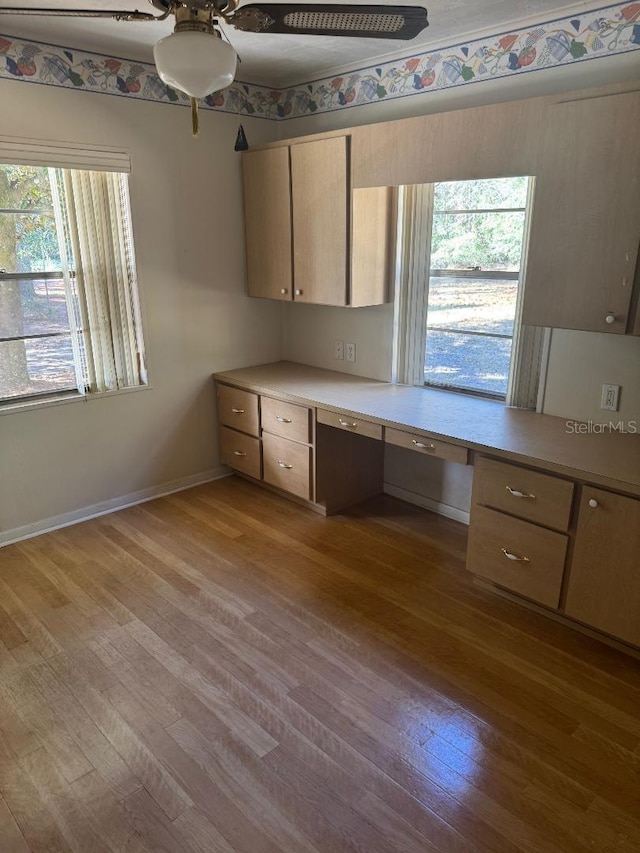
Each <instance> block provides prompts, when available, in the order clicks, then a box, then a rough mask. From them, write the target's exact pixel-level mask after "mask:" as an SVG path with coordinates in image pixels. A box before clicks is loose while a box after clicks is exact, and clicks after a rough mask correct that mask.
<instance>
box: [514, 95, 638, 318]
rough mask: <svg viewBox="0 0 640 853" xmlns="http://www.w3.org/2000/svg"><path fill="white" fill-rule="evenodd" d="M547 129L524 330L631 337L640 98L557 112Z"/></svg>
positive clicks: (579, 104) (552, 109) (562, 107)
mask: <svg viewBox="0 0 640 853" xmlns="http://www.w3.org/2000/svg"><path fill="white" fill-rule="evenodd" d="M541 118H542V117H541ZM544 122H545V127H544V131H543V132H542V133H541V140H540V145H541V150H540V157H539V164H538V169H537V177H536V184H535V192H534V202H533V213H532V218H531V234H530V239H529V259H528V264H527V277H526V287H525V293H524V307H523V322H524V323H526V324H530V325H534V326H553V327H557V328H564V329H583V330H585V331H594V332H613V333H617V334H624V333H625V332H626V331H627V323H628V320H629V309H630V302H631V293H632V289H633V278H634V271H635V265H636V257H637V253H638V235H639V234H640V155H639V153H638V134H637V129H638V128H639V127H640V92H629V93H625V94H616V95H609V96H606V97H598V98H587V99H585V100H579V101H572V102H568V103H558V104H553V105H550V106H548V107H547V109H546V112H545V117H544Z"/></svg>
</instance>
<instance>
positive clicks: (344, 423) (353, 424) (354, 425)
mask: <svg viewBox="0 0 640 853" xmlns="http://www.w3.org/2000/svg"><path fill="white" fill-rule="evenodd" d="M338 423H339V424H340V426H343V427H347V428H348V429H358V424H357V423H356V422H355V421H352V422H351V423H349V421H343V420H342V418H338Z"/></svg>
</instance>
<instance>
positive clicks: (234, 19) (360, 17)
mask: <svg viewBox="0 0 640 853" xmlns="http://www.w3.org/2000/svg"><path fill="white" fill-rule="evenodd" d="M149 2H150V3H151V4H152V5H153V6H154V7H155V8H156V9H157V10H158V13H159V14H154V13H152V12H139V11H137V10H136V11H129V10H117V11H116V10H110V9H104V10H102V9H60V8H58V9H51V8H35V7H32V6H22V7H19V6H18V7H7V6H0V15H2V14H8V15H48V16H54V17H82V18H113V19H115V20H118V21H165V20H167V18H169V17H170V16H171V15H173V16H174V18H175V27H174V31H173V33H172V34H171V35H169V36H167V37H166V38H163V39H160V41H159V42H157V43H156V45H155V46H154V49H153V58H154V60H155V64H156V68H157V71H158V74H159V75H160V77H161V79H162V80H163V81H164V82H165V83H166V84H167V85H169V86H171V87H172V88H174V89H178V90H180V91H181V92H184V93H185V94H186V95H188V96H189V97H190V98H191V106H192V112H193V117H194V133H196V132H197V99H198V98H204V97H205V96H206V95H209V94H211V93H212V92H217V91H220V89H224V88H225V87H227V86H229V85H230V84H231V83H232V82H233V78H234V76H235V73H236V63H237V58H238V57H237V54H236V52H235V50H234V49H233V47H232V46H231V44H230V43H229V42H228V40H225V39H224V37H223V34H222V31H221V30H220V27H219V24H220V23H221V22H223V23H225V24H230V25H231V26H232V27H235V28H236V29H237V30H242V31H243V32H249V33H266V34H269V33H277V34H278V35H281V34H282V35H284V34H291V35H295V34H298V35H312V36H349V37H350V38H378V39H381V38H382V39H404V40H408V39H412V38H414V37H415V36H417V35H418V33H419V32H421V31H422V30H423V29H424V28H425V27H427V26H428V25H429V22H428V20H427V10H426V9H424V8H421V7H419V6H383V5H380V6H375V5H363V6H353V5H351V6H350V5H342V4H328V3H313V4H307V3H300V2H292V3H250V4H249V5H247V6H242V7H240V8H238V5H239V0H149Z"/></svg>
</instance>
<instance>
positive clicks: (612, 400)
mask: <svg viewBox="0 0 640 853" xmlns="http://www.w3.org/2000/svg"><path fill="white" fill-rule="evenodd" d="M619 397H620V386H619V385H603V386H602V400H601V402H600V408H601V409H603V410H604V411H605V412H617V411H618V400H619Z"/></svg>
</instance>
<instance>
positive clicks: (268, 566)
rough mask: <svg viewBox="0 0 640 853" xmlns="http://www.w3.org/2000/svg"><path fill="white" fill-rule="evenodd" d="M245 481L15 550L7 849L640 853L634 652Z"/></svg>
mask: <svg viewBox="0 0 640 853" xmlns="http://www.w3.org/2000/svg"><path fill="white" fill-rule="evenodd" d="M465 545H466V529H465V528H464V527H463V526H461V525H458V524H456V523H455V522H451V521H447V520H445V519H442V518H439V517H437V516H434V515H432V514H430V513H427V512H424V511H422V510H418V509H416V508H414V507H410V506H408V505H407V504H404V503H401V502H400V501H396V500H394V499H391V498H380V499H376V500H375V501H371V502H369V503H367V504H366V505H364V506H362V507H359V508H357V509H355V510H352V511H351V512H349V513H346V514H343V515H340V516H337V517H334V518H328V519H326V518H322V517H320V516H318V515H316V514H314V513H312V512H309V511H308V510H306V509H304V508H302V507H299V506H296V505H294V504H292V503H290V502H288V501H285V500H282V499H280V498H278V497H275V496H274V495H272V494H269V493H267V492H264V491H262V490H260V489H258V488H256V487H254V486H252V485H250V484H249V483H246V482H244V481H242V480H239V479H237V478H229V479H226V480H221V481H218V482H215V483H212V484H209V485H206V486H202V487H198V488H195V489H191V490H189V491H187V492H182V493H180V494H176V495H173V496H170V497H167V498H162V499H160V500H157V501H153V502H151V503H147V504H144V505H142V506H138V507H134V508H131V509H128V510H124V511H122V512H118V513H115V514H112V515H108V516H104V517H102V518H99V519H96V520H93V521H89V522H86V523H84V524H79V525H76V526H74V527H69V528H66V529H64V530H60V531H57V532H55V533H50V534H47V535H44V536H40V537H38V538H35V539H30V540H28V541H25V542H22V543H20V544H17V545H12V546H9V547H7V548H5V549H2V550H1V551H0V838H1V842H0V849H1V850H2V853H26V851H33V853H69V851H73V852H74V853H103V852H104V853H107V851H112V852H114V851H118V853H120V851H121V853H154V852H155V851H164V853H342V851H358V853H390V851H402V853H413V851H420V852H421V853H422V852H423V851H425V853H426V851H440V853H472V851H496V853H519V851H528V853H586V851H591V853H592V851H598V853H614V851H615V853H637V851H638V850H640V664H639V663H638V661H637V660H634V659H633V658H630V657H627V656H625V655H624V654H622V653H620V652H617V651H615V650H614V649H611V648H608V647H606V646H604V645H602V644H600V643H598V642H597V641H595V640H592V639H589V638H587V637H584V636H582V635H580V634H578V633H575V632H573V631H571V630H569V629H568V628H566V627H565V626H563V625H560V624H556V623H554V622H552V621H549V620H547V619H545V618H544V617H542V616H540V615H538V614H536V613H532V612H528V611H526V610H524V609H521V608H519V607H518V606H516V605H514V604H512V603H511V602H508V601H505V600H502V599H499V598H497V597H495V596H492V595H491V594H490V593H488V592H485V591H483V590H480V589H479V588H477V587H476V586H474V585H473V584H472V583H471V580H470V578H469V577H468V576H467V574H466V573H465V572H464V552H465Z"/></svg>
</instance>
